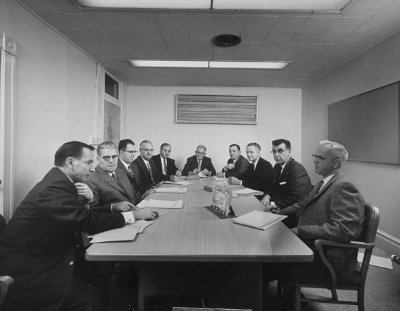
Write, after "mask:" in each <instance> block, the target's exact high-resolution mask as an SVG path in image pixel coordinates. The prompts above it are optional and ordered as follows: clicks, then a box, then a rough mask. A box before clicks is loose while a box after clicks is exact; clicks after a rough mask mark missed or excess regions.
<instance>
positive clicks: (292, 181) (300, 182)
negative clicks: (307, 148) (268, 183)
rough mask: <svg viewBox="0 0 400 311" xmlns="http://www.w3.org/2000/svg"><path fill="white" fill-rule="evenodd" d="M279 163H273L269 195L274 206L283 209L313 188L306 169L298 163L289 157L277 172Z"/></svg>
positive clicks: (301, 198) (299, 199) (305, 195)
mask: <svg viewBox="0 0 400 311" xmlns="http://www.w3.org/2000/svg"><path fill="white" fill-rule="evenodd" d="M279 170H280V165H279V164H275V166H274V174H273V185H272V188H271V191H270V193H269V195H270V196H271V201H274V202H275V204H276V206H278V207H279V208H281V209H283V208H285V207H288V206H290V205H292V204H294V203H297V202H301V201H302V200H303V199H305V198H306V197H307V195H308V193H309V192H310V191H311V189H312V188H313V186H312V184H311V180H310V177H309V176H308V174H307V171H306V170H305V168H304V167H303V165H301V164H300V163H298V162H296V161H295V160H294V159H293V158H290V159H289V161H288V162H287V163H286V165H285V167H284V168H283V170H282V172H281V173H280V174H279Z"/></svg>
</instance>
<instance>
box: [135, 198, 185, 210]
mask: <svg viewBox="0 0 400 311" xmlns="http://www.w3.org/2000/svg"><path fill="white" fill-rule="evenodd" d="M136 206H137V207H140V208H144V207H153V208H182V207H183V200H176V201H167V200H155V199H149V200H143V201H142V202H140V203H139V204H138V205H136Z"/></svg>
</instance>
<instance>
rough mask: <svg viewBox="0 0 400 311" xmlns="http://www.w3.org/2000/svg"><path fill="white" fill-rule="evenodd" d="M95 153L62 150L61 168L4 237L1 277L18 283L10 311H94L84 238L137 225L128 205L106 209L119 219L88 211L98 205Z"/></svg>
mask: <svg viewBox="0 0 400 311" xmlns="http://www.w3.org/2000/svg"><path fill="white" fill-rule="evenodd" d="M93 149H94V148H93V147H92V146H89V145H87V144H84V143H81V142H77V141H72V142H68V143H65V144H64V145H62V146H61V147H60V148H59V149H58V150H57V152H56V153H55V156H54V164H55V167H54V168H52V169H51V170H50V171H49V172H48V173H47V174H46V175H45V177H44V178H43V179H42V180H41V181H40V182H39V183H38V184H36V186H35V187H34V188H33V189H32V190H31V191H30V192H29V193H28V195H27V196H26V197H25V199H24V200H23V201H22V203H21V204H20V205H19V207H18V208H17V210H16V211H15V213H14V215H13V217H12V219H11V221H10V222H9V224H8V226H7V228H6V230H5V232H4V233H3V234H2V236H1V238H0V274H7V275H10V276H12V277H13V278H14V280H15V286H14V287H13V289H12V290H11V291H10V292H9V294H8V295H7V299H6V302H5V306H4V310H18V311H28V310H30V311H36V310H37V311H39V310H40V311H55V310H63V311H64V310H76V311H78V310H79V311H80V310H82V311H83V310H85V311H86V310H92V302H91V299H90V295H89V291H88V288H87V285H86V283H85V282H84V281H83V280H82V279H81V275H80V274H79V273H77V268H78V267H77V264H76V262H75V260H76V257H77V256H78V254H81V256H83V254H82V252H83V249H82V248H80V247H79V245H81V240H80V236H81V232H88V233H98V232H101V231H104V230H109V229H114V228H119V227H123V226H124V224H125V223H130V222H133V221H134V217H133V213H132V212H131V211H130V208H131V206H132V204H131V203H128V202H121V203H116V204H114V205H113V207H112V206H111V205H108V206H105V207H104V210H109V211H111V208H113V210H114V211H115V213H110V212H109V213H97V212H94V211H92V210H90V209H88V208H87V207H86V206H85V203H89V202H91V201H92V199H93V193H92V191H91V190H90V188H89V187H88V186H87V185H86V184H85V183H84V182H85V180H86V179H87V177H88V175H89V172H90V171H92V170H93V160H94V159H93ZM123 211H125V212H123ZM149 216H150V215H149ZM2 310H3V309H2Z"/></svg>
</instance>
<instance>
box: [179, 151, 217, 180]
mask: <svg viewBox="0 0 400 311" xmlns="http://www.w3.org/2000/svg"><path fill="white" fill-rule="evenodd" d="M194 153H195V155H194V156H191V157H190V158H187V160H186V164H185V167H184V168H183V171H182V175H183V176H188V175H198V174H199V173H202V174H203V175H205V176H208V175H212V176H213V175H216V174H217V172H216V171H215V168H214V165H213V164H212V162H211V159H210V158H209V157H206V154H207V148H206V146H204V145H198V146H197V148H196V151H195V152H194Z"/></svg>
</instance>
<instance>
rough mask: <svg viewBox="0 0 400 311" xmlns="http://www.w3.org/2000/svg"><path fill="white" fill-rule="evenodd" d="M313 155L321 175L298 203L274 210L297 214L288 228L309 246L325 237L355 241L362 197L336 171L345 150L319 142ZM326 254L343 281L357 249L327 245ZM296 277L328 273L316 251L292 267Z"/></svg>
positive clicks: (350, 270) (361, 215)
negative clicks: (296, 217)
mask: <svg viewBox="0 0 400 311" xmlns="http://www.w3.org/2000/svg"><path fill="white" fill-rule="evenodd" d="M313 157H314V165H315V172H316V173H317V174H319V175H321V176H322V178H323V179H322V180H321V181H320V182H319V183H317V184H316V185H315V187H314V189H313V190H311V192H310V193H309V195H308V196H307V197H306V198H305V199H304V200H303V201H301V202H300V203H296V204H294V205H292V206H289V207H287V208H284V209H282V210H278V211H277V210H275V212H278V213H280V214H286V215H290V214H293V213H295V214H297V215H298V224H297V227H295V228H293V229H292V231H293V232H294V233H295V234H296V235H298V236H299V237H300V238H301V239H302V240H303V241H305V242H306V243H307V244H308V245H309V246H310V247H311V248H313V241H314V240H316V239H326V240H332V241H336V242H349V241H351V240H356V239H357V238H358V237H359V236H360V234H361V231H362V226H363V222H364V219H365V216H364V199H363V197H362V195H361V194H360V193H359V192H358V190H357V188H356V187H355V186H354V185H353V184H352V183H351V182H350V181H349V180H348V179H347V178H346V177H345V176H343V175H342V174H341V173H340V170H341V168H342V167H343V165H344V163H345V162H346V160H347V157H348V153H347V150H346V149H345V147H344V146H343V145H341V144H339V143H336V142H331V141H328V140H324V141H320V142H319V144H318V146H317V149H316V151H315V154H313ZM326 255H327V257H328V260H329V261H330V262H331V263H332V264H333V267H334V269H335V271H336V274H337V275H338V277H339V278H340V279H342V280H347V279H349V278H351V277H352V274H353V272H354V271H355V265H356V260H357V250H353V249H346V250H343V249H337V248H334V247H331V248H327V250H326ZM296 270H297V271H296V272H297V277H298V278H299V279H300V280H309V279H310V278H312V277H313V275H319V276H321V275H322V276H323V275H328V271H327V269H326V268H325V266H324V265H323V264H322V262H321V259H320V257H319V256H317V254H316V255H315V257H314V261H313V262H312V263H309V264H301V265H300V264H299V265H297V267H296Z"/></svg>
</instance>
